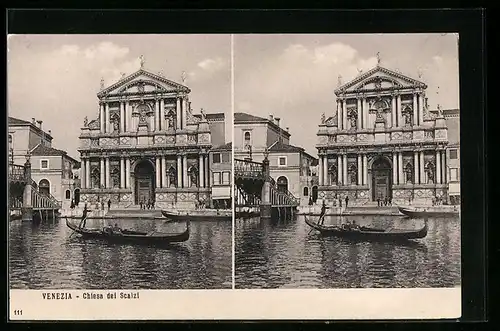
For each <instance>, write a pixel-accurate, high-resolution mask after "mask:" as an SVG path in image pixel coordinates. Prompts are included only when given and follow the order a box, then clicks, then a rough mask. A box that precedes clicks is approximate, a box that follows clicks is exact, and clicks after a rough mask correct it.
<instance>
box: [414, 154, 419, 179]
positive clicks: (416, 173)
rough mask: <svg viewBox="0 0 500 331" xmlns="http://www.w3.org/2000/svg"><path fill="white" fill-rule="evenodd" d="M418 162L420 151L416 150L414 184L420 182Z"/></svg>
mask: <svg viewBox="0 0 500 331" xmlns="http://www.w3.org/2000/svg"><path fill="white" fill-rule="evenodd" d="M418 163H419V162H418V152H417V151H415V152H413V172H414V174H413V177H414V178H413V183H414V184H418V183H419V176H418V174H419V171H418V169H419V167H418Z"/></svg>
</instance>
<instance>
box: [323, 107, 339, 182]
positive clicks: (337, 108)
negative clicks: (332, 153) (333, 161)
mask: <svg viewBox="0 0 500 331" xmlns="http://www.w3.org/2000/svg"><path fill="white" fill-rule="evenodd" d="M337 106H338V103H337ZM337 109H338V108H337ZM318 176H319V185H320V186H323V185H325V184H324V182H323V155H319V160H318Z"/></svg>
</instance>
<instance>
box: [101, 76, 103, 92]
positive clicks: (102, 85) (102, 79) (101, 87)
mask: <svg viewBox="0 0 500 331" xmlns="http://www.w3.org/2000/svg"><path fill="white" fill-rule="evenodd" d="M101 90H104V78H101Z"/></svg>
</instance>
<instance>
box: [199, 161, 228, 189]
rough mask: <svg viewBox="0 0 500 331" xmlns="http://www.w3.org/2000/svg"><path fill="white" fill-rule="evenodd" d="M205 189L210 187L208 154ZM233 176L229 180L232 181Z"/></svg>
mask: <svg viewBox="0 0 500 331" xmlns="http://www.w3.org/2000/svg"><path fill="white" fill-rule="evenodd" d="M204 164H205V187H210V165H209V159H208V154H206V155H205V163H204ZM231 178H232V177H231V176H230V177H229V180H231Z"/></svg>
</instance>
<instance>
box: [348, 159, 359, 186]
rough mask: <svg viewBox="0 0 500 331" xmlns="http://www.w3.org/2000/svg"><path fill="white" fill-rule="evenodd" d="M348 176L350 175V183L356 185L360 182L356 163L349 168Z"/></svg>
mask: <svg viewBox="0 0 500 331" xmlns="http://www.w3.org/2000/svg"><path fill="white" fill-rule="evenodd" d="M347 176H348V177H349V184H351V185H356V184H357V182H358V167H356V165H355V164H351V165H349V168H348V169H347Z"/></svg>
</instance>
